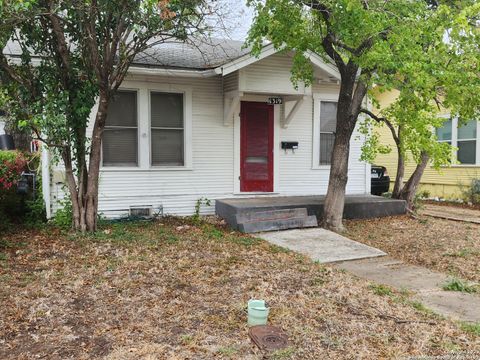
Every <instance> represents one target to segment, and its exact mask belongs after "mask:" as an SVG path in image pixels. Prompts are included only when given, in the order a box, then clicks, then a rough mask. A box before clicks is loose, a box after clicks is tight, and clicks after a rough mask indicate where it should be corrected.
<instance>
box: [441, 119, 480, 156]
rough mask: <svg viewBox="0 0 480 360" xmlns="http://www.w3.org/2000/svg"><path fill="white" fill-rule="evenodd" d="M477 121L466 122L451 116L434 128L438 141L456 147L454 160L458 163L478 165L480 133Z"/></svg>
mask: <svg viewBox="0 0 480 360" xmlns="http://www.w3.org/2000/svg"><path fill="white" fill-rule="evenodd" d="M478 128H479V125H478V121H476V120H470V121H467V122H462V121H459V119H458V118H453V119H449V120H447V121H445V123H444V124H443V126H442V127H440V128H437V129H436V133H437V138H438V141H439V142H448V143H449V144H451V145H452V146H453V147H456V148H458V150H457V153H456V160H457V161H458V162H459V163H460V164H465V165H480V155H479V153H480V148H479V146H480V139H479V137H480V133H479V131H478Z"/></svg>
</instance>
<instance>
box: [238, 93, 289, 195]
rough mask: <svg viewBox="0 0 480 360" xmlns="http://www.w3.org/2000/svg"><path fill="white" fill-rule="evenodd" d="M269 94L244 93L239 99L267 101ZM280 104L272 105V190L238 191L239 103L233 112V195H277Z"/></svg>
mask: <svg viewBox="0 0 480 360" xmlns="http://www.w3.org/2000/svg"><path fill="white" fill-rule="evenodd" d="M270 96H272V95H270V94H267V95H261V94H244V95H243V96H242V98H241V101H252V102H265V103H266V102H267V101H268V98H269V97H270ZM280 106H281V105H273V192H268V193H265V192H242V191H240V149H241V144H240V131H241V130H240V121H241V120H240V103H239V104H238V107H237V109H235V112H234V119H233V164H234V167H233V194H234V195H266V196H268V195H278V194H279V188H280V185H279V183H280V181H279V179H280V177H279V174H280V145H279V144H280V131H279V130H280Z"/></svg>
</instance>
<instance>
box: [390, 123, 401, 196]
mask: <svg viewBox="0 0 480 360" xmlns="http://www.w3.org/2000/svg"><path fill="white" fill-rule="evenodd" d="M385 122H386V124H387V126H388V128H389V129H390V131H391V133H392V136H393V139H394V140H395V145H396V146H397V154H398V159H397V175H396V176H395V184H394V185H393V193H392V197H393V198H394V199H399V197H400V192H401V191H402V189H403V178H404V177H405V155H404V152H403V148H402V132H403V130H402V129H403V127H402V125H399V126H398V130H397V133H395V127H394V126H393V124H392V123H390V122H389V121H388V120H387V121H385Z"/></svg>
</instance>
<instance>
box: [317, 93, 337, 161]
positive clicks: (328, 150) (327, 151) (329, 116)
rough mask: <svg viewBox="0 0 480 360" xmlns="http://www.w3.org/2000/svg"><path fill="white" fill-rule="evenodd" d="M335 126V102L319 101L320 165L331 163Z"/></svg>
mask: <svg viewBox="0 0 480 360" xmlns="http://www.w3.org/2000/svg"><path fill="white" fill-rule="evenodd" d="M336 127H337V103H336V102H330V101H322V102H320V165H330V164H331V159H332V151H333V143H334V141H335V129H336Z"/></svg>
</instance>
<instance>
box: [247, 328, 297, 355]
mask: <svg viewBox="0 0 480 360" xmlns="http://www.w3.org/2000/svg"><path fill="white" fill-rule="evenodd" d="M248 335H250V338H251V339H252V341H253V342H254V343H255V344H256V345H257V346H258V347H259V348H260V349H262V350H267V351H268V350H279V349H283V348H286V347H287V346H288V338H287V335H286V334H285V333H284V332H283V331H282V329H280V328H278V327H275V326H269V325H257V326H252V327H251V328H250V329H249V330H248Z"/></svg>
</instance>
